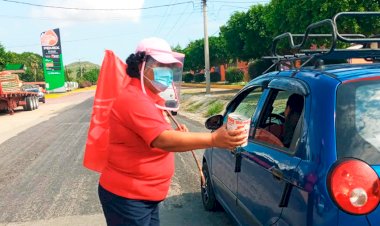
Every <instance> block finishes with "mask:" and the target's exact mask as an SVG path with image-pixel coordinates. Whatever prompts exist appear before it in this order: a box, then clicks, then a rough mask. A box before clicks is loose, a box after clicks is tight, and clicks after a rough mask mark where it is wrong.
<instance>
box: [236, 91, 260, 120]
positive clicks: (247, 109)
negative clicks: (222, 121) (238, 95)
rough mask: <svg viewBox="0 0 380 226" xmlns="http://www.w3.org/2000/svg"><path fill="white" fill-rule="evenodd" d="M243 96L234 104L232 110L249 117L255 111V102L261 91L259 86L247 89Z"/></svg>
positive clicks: (257, 100)
mask: <svg viewBox="0 0 380 226" xmlns="http://www.w3.org/2000/svg"><path fill="white" fill-rule="evenodd" d="M247 92H248V94H246V96H245V98H244V99H243V100H241V102H240V103H239V104H238V105H237V106H236V108H235V110H234V112H235V113H237V114H239V115H242V116H245V117H247V118H251V117H252V116H253V114H254V113H255V111H256V108H257V103H258V102H259V99H260V97H261V95H262V93H263V91H262V89H261V87H258V88H253V89H252V90H249V91H247Z"/></svg>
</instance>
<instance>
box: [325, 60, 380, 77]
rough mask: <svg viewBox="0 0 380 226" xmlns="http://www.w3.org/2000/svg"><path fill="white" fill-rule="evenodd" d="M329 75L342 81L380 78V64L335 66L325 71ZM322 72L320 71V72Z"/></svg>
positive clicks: (327, 67) (327, 66)
mask: <svg viewBox="0 0 380 226" xmlns="http://www.w3.org/2000/svg"><path fill="white" fill-rule="evenodd" d="M323 71H324V72H326V73H327V74H329V75H332V76H334V77H335V78H337V79H339V80H341V81H347V80H353V79H358V78H367V77H375V76H380V64H378V63H373V64H335V65H326V66H324V69H323ZM319 72H320V71H319Z"/></svg>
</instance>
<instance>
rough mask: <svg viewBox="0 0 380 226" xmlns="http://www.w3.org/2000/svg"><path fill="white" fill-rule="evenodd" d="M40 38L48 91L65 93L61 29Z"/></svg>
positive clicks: (49, 31)
mask: <svg viewBox="0 0 380 226" xmlns="http://www.w3.org/2000/svg"><path fill="white" fill-rule="evenodd" d="M40 38H41V46H42V57H43V59H42V64H43V68H44V75H45V82H46V90H47V91H50V92H65V91H66V89H65V71H64V66H63V61H62V49H61V38H60V35H59V29H58V28H56V29H53V30H48V31H45V32H42V33H41V37H40Z"/></svg>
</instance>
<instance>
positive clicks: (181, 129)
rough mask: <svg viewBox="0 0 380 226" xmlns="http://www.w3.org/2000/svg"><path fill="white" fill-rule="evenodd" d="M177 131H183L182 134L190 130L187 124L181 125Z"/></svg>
mask: <svg viewBox="0 0 380 226" xmlns="http://www.w3.org/2000/svg"><path fill="white" fill-rule="evenodd" d="M176 130H177V131H181V132H189V129H188V128H187V126H186V125H185V124H179V126H178V128H177V129H176Z"/></svg>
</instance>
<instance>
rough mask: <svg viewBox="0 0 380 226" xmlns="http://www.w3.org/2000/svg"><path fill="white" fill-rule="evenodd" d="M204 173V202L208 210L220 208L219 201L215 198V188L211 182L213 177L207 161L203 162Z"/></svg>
mask: <svg viewBox="0 0 380 226" xmlns="http://www.w3.org/2000/svg"><path fill="white" fill-rule="evenodd" d="M202 171H203V174H204V176H205V180H206V184H205V186H201V194H202V203H203V206H204V208H205V209H206V210H207V211H215V210H218V209H219V203H218V201H217V200H216V198H215V193H214V188H213V187H212V184H211V177H210V173H209V171H208V166H207V163H206V162H203V167H202Z"/></svg>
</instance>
